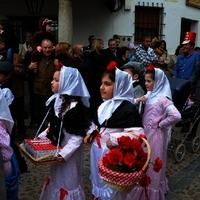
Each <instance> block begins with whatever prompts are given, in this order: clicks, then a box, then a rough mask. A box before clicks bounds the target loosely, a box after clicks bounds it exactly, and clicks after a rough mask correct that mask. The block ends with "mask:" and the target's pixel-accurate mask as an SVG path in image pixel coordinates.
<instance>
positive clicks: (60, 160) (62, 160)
mask: <svg viewBox="0 0 200 200" xmlns="http://www.w3.org/2000/svg"><path fill="white" fill-rule="evenodd" d="M54 159H55V160H57V161H59V162H64V161H65V159H64V158H63V157H62V156H61V155H58V156H56V157H55V158H54Z"/></svg>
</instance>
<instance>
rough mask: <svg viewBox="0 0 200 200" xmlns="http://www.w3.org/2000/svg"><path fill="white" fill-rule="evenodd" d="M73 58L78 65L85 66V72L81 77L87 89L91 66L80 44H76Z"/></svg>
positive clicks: (88, 56)
mask: <svg viewBox="0 0 200 200" xmlns="http://www.w3.org/2000/svg"><path fill="white" fill-rule="evenodd" d="M73 56H74V58H75V60H76V61H77V62H78V63H79V64H83V65H85V66H86V69H87V70H85V72H83V73H82V76H83V79H84V81H85V84H86V86H87V87H88V84H89V71H90V68H91V65H92V61H91V59H90V55H89V52H88V51H84V49H83V45H82V44H76V45H75V46H74V48H73Z"/></svg>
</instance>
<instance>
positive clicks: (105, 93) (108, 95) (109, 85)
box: [100, 74, 115, 100]
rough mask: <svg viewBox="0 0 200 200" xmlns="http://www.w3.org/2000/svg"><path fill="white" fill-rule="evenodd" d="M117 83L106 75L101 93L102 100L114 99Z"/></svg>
mask: <svg viewBox="0 0 200 200" xmlns="http://www.w3.org/2000/svg"><path fill="white" fill-rule="evenodd" d="M114 86H115V83H114V82H113V81H111V80H110V78H109V76H108V74H105V75H104V76H103V77H102V80H101V86H100V92H101V98H102V99H105V100H108V99H112V98H113V91H114Z"/></svg>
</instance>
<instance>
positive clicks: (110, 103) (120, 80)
mask: <svg viewBox="0 0 200 200" xmlns="http://www.w3.org/2000/svg"><path fill="white" fill-rule="evenodd" d="M124 100H127V101H129V102H131V103H134V89H133V85H132V78H131V76H130V74H128V73H126V72H123V71H121V70H119V69H116V70H115V86H114V91H113V98H112V99H108V100H106V101H104V102H103V103H102V104H101V105H100V106H99V108H98V121H99V124H102V123H103V122H104V121H105V120H107V119H109V118H110V117H111V116H112V114H113V112H114V111H115V110H116V109H117V107H118V106H119V105H120V104H121V103H122V102H123V101H124Z"/></svg>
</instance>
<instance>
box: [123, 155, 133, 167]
mask: <svg viewBox="0 0 200 200" xmlns="http://www.w3.org/2000/svg"><path fill="white" fill-rule="evenodd" d="M123 163H124V164H125V165H126V166H127V167H128V168H130V169H132V168H133V167H134V165H135V163H136V156H135V155H134V154H132V153H130V152H128V153H126V155H125V156H124V159H123Z"/></svg>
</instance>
